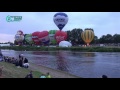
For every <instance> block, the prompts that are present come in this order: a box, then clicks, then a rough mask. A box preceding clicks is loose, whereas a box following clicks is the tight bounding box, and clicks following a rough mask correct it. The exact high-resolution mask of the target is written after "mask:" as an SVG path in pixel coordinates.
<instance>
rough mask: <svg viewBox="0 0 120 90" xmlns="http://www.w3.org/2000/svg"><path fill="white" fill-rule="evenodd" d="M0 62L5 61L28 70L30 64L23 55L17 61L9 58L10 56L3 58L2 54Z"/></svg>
mask: <svg viewBox="0 0 120 90" xmlns="http://www.w3.org/2000/svg"><path fill="white" fill-rule="evenodd" d="M0 58H1V59H0V61H5V62H8V63H12V64H15V66H18V67H24V68H28V67H29V63H28V59H27V58H25V57H24V56H23V54H20V55H19V59H16V58H14V57H9V56H3V55H2V54H1V55H0Z"/></svg>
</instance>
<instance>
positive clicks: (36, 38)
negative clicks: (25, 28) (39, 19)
mask: <svg viewBox="0 0 120 90" xmlns="http://www.w3.org/2000/svg"><path fill="white" fill-rule="evenodd" d="M39 33H40V32H39V31H37V32H33V33H32V40H33V42H34V43H35V44H36V45H40V40H39V38H38V36H39Z"/></svg>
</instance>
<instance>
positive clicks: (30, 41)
mask: <svg viewBox="0 0 120 90" xmlns="http://www.w3.org/2000/svg"><path fill="white" fill-rule="evenodd" d="M25 41H26V42H28V43H29V44H32V43H33V40H32V34H26V35H25Z"/></svg>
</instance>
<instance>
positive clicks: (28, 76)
mask: <svg viewBox="0 0 120 90" xmlns="http://www.w3.org/2000/svg"><path fill="white" fill-rule="evenodd" d="M25 78H33V74H32V71H30V73H29V74H27V75H26V77H25Z"/></svg>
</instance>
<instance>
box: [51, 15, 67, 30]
mask: <svg viewBox="0 0 120 90" xmlns="http://www.w3.org/2000/svg"><path fill="white" fill-rule="evenodd" d="M53 21H54V23H55V24H56V26H57V27H58V28H59V29H60V30H62V29H63V28H64V26H65V25H66V24H67V22H68V16H67V14H65V13H56V14H55V15H54V17H53Z"/></svg>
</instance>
